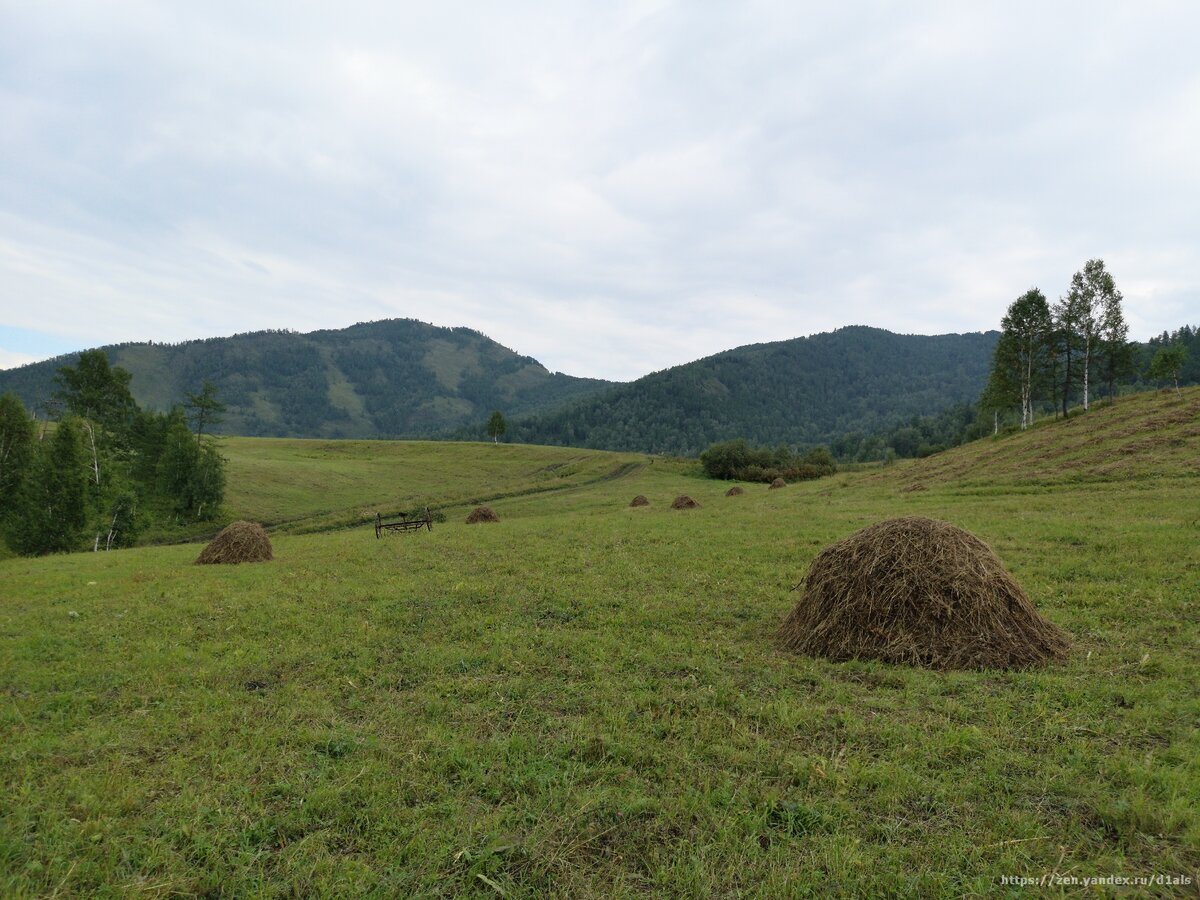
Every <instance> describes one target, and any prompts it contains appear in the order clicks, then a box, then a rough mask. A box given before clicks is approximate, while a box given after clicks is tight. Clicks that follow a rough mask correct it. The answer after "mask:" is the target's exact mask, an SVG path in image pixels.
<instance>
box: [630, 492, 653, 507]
mask: <svg viewBox="0 0 1200 900" xmlns="http://www.w3.org/2000/svg"><path fill="white" fill-rule="evenodd" d="M629 505H630V506H649V505H650V501H649V500H647V499H646V497H645V495H644V494H638V495H637V496H636V497H634V498H633V499H632V500H630V501H629Z"/></svg>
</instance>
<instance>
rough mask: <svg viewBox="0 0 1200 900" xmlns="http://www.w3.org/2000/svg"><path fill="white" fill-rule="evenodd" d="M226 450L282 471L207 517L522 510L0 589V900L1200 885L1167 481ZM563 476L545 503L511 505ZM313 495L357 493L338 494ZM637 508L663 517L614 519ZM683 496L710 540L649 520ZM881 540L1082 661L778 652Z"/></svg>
mask: <svg viewBox="0 0 1200 900" xmlns="http://www.w3.org/2000/svg"><path fill="white" fill-rule="evenodd" d="M1186 396H1188V395H1187V394H1185V397H1186ZM1118 409H1120V405H1118ZM1130 409H1131V412H1130V414H1129V415H1130V416H1131V417H1135V416H1136V415H1140V413H1139V412H1138V409H1139V408H1133V407H1131V408H1130ZM1095 415H1097V412H1096V411H1094V412H1093V413H1091V414H1089V416H1088V417H1085V418H1091V417H1092V416H1095ZM1146 415H1148V416H1151V417H1152V416H1153V415H1156V413H1154V412H1153V411H1150V412H1147V413H1146ZM1080 421H1084V419H1082V418H1081V419H1080ZM1053 427H1054V426H1051V427H1048V428H1046V429H1037V430H1035V432H1033V433H1031V434H1030V435H1020V436H1016V437H1013V438H1010V439H1007V440H1009V441H1010V442H1011V443H1010V444H1009V446H1010V447H1011V448H1012V452H1013V453H1023V452H1025V450H1024V449H1023V448H1024V443H1023V442H1024V441H1026V440H1029V439H1031V438H1032V437H1039V438H1040V437H1042V436H1044V435H1048V434H1050V433H1051V431H1052V430H1053ZM1060 427H1061V426H1060ZM1118 427H1120V426H1118V425H1117V424H1112V426H1111V428H1118ZM1178 427H1180V428H1183V429H1186V428H1187V427H1188V426H1187V425H1180V426H1178ZM1098 428H1099V426H1098ZM1101 432H1103V433H1101ZM1106 435H1107V436H1106ZM1095 437H1096V442H1097V446H1100V447H1106V446H1108V444H1107V443H1106V441H1109V440H1116V441H1119V440H1122V439H1120V438H1111V435H1110V434H1109V433H1108V432H1105V431H1104V430H1103V429H1099V430H1098V431H1097V433H1096V435H1095ZM237 443H238V444H241V445H242V446H243V447H249V448H251V449H252V450H253V452H249V451H248V452H246V453H244V454H243V457H242V461H240V462H237V463H234V462H232V460H234V459H235V458H236V456H235V453H234V452H230V454H229V455H230V457H231V468H233V471H242V472H248V471H253V466H252V465H250V461H251V460H252V459H256V460H259V461H262V460H264V459H268V458H273V459H274V460H275V461H276V463H277V465H276V466H275V468H276V469H279V470H282V469H287V470H288V471H289V472H290V473H291V474H290V475H289V476H287V477H284V478H280V479H275V480H272V479H271V478H268V474H269V473H270V472H271V470H272V466H270V465H266V464H265V463H264V464H263V466H262V468H261V469H260V470H259V471H260V477H259V479H258V480H257V481H256V482H255V483H254V484H247V483H245V481H243V482H242V483H240V484H238V482H237V481H234V484H238V487H237V488H236V490H234V491H231V502H233V500H232V498H235V497H236V498H241V499H239V500H238V501H237V502H245V503H247V504H252V503H259V502H260V501H258V500H254V501H252V500H250V499H249V498H253V497H258V498H261V503H262V504H264V505H265V504H267V503H268V502H274V503H276V504H277V506H275V507H274V508H273V512H271V513H270V514H269V515H268V514H267V513H266V512H265V511H264V512H263V513H262V514H261V515H258V516H255V517H256V518H260V519H270V518H272V517H276V518H277V520H288V521H293V522H299V521H304V522H308V523H310V524H311V523H314V522H318V521H320V518H321V517H322V516H334V515H335V514H337V513H338V510H337V508H336V503H337V502H342V500H345V502H346V505H347V506H348V507H357V506H359V505H363V504H366V503H370V502H383V501H375V500H373V498H377V497H378V496H379V495H378V494H372V493H371V490H374V489H376V486H377V485H379V484H387V485H390V486H391V489H392V490H393V491H394V492H393V493H392V494H391V495H389V496H390V498H391V499H390V500H388V502H395V503H397V504H400V505H404V504H406V503H409V502H410V500H411V499H412V498H414V497H417V496H420V497H422V498H425V497H428V498H437V497H446V498H450V499H451V500H454V501H455V502H462V501H466V500H470V499H474V495H479V496H486V495H488V494H489V493H492V494H510V496H509V497H507V498H506V499H500V500H496V501H494V502H491V503H490V505H491V506H493V508H495V509H496V510H497V512H498V513H499V514H500V516H501V518H502V521H501V522H500V523H499V524H495V525H476V526H467V525H464V524H462V523H461V520H462V516H454V517H452V518H451V520H450V522H448V523H447V524H445V525H436V526H435V527H434V530H433V531H432V532H421V533H419V534H415V535H408V536H392V537H389V538H386V539H384V540H376V539H375V537H374V534H373V532H372V531H371V530H370V529H369V528H366V527H361V528H356V529H349V530H340V531H333V532H327V533H322V534H283V533H278V532H277V533H276V534H275V549H276V555H277V559H276V560H275V561H274V562H272V563H268V564H261V565H252V566H240V567H215V566H214V567H199V568H197V567H193V566H192V565H191V562H192V560H193V559H194V558H195V555H196V553H197V552H198V547H197V546H195V545H192V546H175V547H162V548H144V549H137V550H129V551H121V552H117V553H111V554H101V555H91V554H78V555H74V556H67V557H56V558H53V559H41V560H25V559H14V560H7V561H3V562H0V692H2V693H0V779H2V782H0V791H2V794H0V796H2V797H3V800H2V801H0V894H4V895H16V896H21V895H26V894H28V895H37V894H43V895H49V894H52V893H54V892H58V893H59V894H62V895H65V894H85V895H90V894H106V893H107V894H111V895H130V894H138V895H148V896H167V895H171V894H174V895H184V896H189V895H214V896H215V895H217V894H220V895H228V896H245V895H261V896H314V895H315V896H319V895H323V894H329V895H341V896H360V895H368V896H369V895H374V896H407V895H423V896H472V895H475V896H481V897H483V896H498V895H504V896H509V897H528V896H544V895H547V894H551V895H560V896H572V897H574V896H596V897H611V896H624V895H663V894H667V895H676V896H713V895H724V896H728V895H736V894H746V895H755V896H770V897H774V896H804V895H811V896H821V897H823V896H830V895H839V894H840V895H860V896H861V895H863V894H874V895H895V896H913V897H929V896H948V897H949V896H993V895H996V894H1003V893H1005V892H1008V893H1010V894H1011V895H1013V896H1016V895H1018V894H1020V893H1022V891H1020V890H1019V889H1017V888H1006V887H1003V886H1002V885H1001V884H1000V878H1001V876H1004V875H1010V876H1027V877H1037V876H1041V875H1043V874H1048V873H1060V874H1064V875H1073V876H1075V877H1078V878H1083V877H1096V876H1101V877H1102V876H1107V875H1125V876H1150V875H1155V874H1164V875H1189V876H1191V877H1192V878H1193V879H1194V878H1195V877H1196V875H1197V869H1198V868H1200V812H1198V810H1200V737H1198V730H1197V726H1198V725H1200V699H1198V698H1200V679H1198V678H1197V673H1198V672H1200V624H1198V617H1197V613H1196V611H1197V603H1198V601H1200V588H1198V584H1200V577H1198V575H1200V542H1198V541H1197V540H1196V538H1197V533H1198V528H1200V524H1198V522H1197V509H1200V477H1197V476H1196V475H1193V474H1189V472H1188V470H1187V469H1186V468H1182V467H1181V468H1179V469H1178V470H1173V471H1172V472H1171V473H1170V474H1169V476H1168V477H1163V478H1157V479H1156V478H1152V477H1142V478H1126V477H1120V476H1119V475H1110V476H1109V477H1107V478H1102V477H1095V478H1088V479H1083V480H1075V481H1072V480H1063V481H1060V482H1047V481H1046V480H1045V479H1032V480H1029V481H1027V482H1023V481H1022V480H1021V479H1020V477H1019V474H1018V473H1017V472H1016V471H1015V469H1014V470H1012V471H1010V470H1009V469H1006V468H1005V467H1004V466H1003V465H1002V464H1000V463H998V462H997V463H995V465H996V466H997V470H998V471H1000V472H1001V473H1005V472H1007V473H1008V474H1006V475H1004V476H1003V480H1004V481H1005V482H1006V486H1005V487H1004V489H994V488H992V487H991V486H989V485H987V484H986V483H985V482H986V479H985V478H983V477H982V476H980V475H979V473H978V471H977V470H975V469H973V468H972V467H970V466H966V467H965V469H964V471H965V472H966V475H964V476H960V477H958V478H951V477H949V476H947V475H946V474H945V467H946V466H947V465H948V464H954V465H957V464H958V463H956V462H955V454H954V453H952V454H945V455H943V456H940V457H933V458H931V459H928V460H922V461H918V462H912V463H899V464H896V465H895V466H892V467H889V468H888V470H886V471H884V472H870V471H866V472H855V473H851V474H843V475H838V476H835V477H834V478H831V479H825V480H822V481H819V482H810V483H806V484H803V485H794V486H791V487H789V488H787V489H785V490H780V491H767V490H766V489H765V487H763V486H761V485H748V486H747V490H748V493H747V494H746V495H745V496H742V497H734V498H726V497H724V496H722V494H723V490H724V488H725V487H726V485H723V484H716V483H712V482H707V481H704V480H701V479H697V478H694V477H689V476H688V475H687V474H686V470H685V469H683V468H682V467H680V466H678V465H673V464H664V463H662V462H661V461H660V462H656V463H653V464H651V463H649V462H648V461H646V460H642V461H643V462H645V464H644V465H642V466H641V467H640V468H637V469H634V470H632V471H631V470H630V469H628V468H622V467H626V466H627V464H629V463H630V462H634V461H636V459H634V458H628V459H627V458H625V457H614V456H611V455H605V454H587V453H583V452H581V451H559V450H551V449H547V448H505V447H501V448H495V447H489V446H486V445H441V444H439V445H425V444H422V445H416V446H415V447H413V446H410V445H396V446H395V447H394V448H392V449H393V450H394V456H391V457H387V458H386V459H381V458H380V457H379V455H378V454H377V453H373V452H368V451H367V450H366V449H359V448H363V447H364V445H361V444H356V445H348V447H349V448H350V449H344V448H343V450H344V455H341V456H339V455H338V452H339V448H341V445H336V444H334V445H329V444H327V443H326V442H319V443H314V444H313V445H311V447H310V446H309V445H300V444H299V443H298V442H270V441H263V442H237ZM1003 443H1004V442H1003V441H1000V442H996V443H992V442H988V441H985V442H981V444H979V445H975V446H972V447H968V448H964V449H963V450H960V451H957V454H958V455H959V456H964V455H965V456H969V455H971V454H980V453H988V454H990V453H992V451H993V450H996V451H997V453H999V450H1000V449H1001V448H1002V445H1003ZM234 444H235V442H232V441H231V442H230V445H231V447H232V446H233V445H234ZM252 445H260V446H258V447H254V446H252ZM1191 446H1192V450H1193V451H1196V450H1197V446H1198V445H1197V443H1196V442H1194V441H1193V443H1192V445H1191ZM288 447H291V448H292V449H290V450H289V449H286V448H288ZM326 447H328V450H325V449H318V448H326ZM273 448H274V449H273ZM297 448H300V449H304V450H305V452H304V453H303V454H301V453H297V452H296V450H297ZM305 448H308V449H311V450H312V451H313V452H311V453H310V452H308V449H305ZM410 451H411V453H412V454H413V455H412V456H410V455H409V454H410ZM271 454H274V456H273V457H272V456H271ZM325 454H328V456H325ZM557 454H562V457H561V458H560V457H559V456H558V455H557ZM572 455H574V456H576V457H578V458H579V459H578V461H577V464H578V466H579V469H578V470H577V471H576V472H575V473H572V474H571V475H570V476H569V477H568V478H567V479H565V480H566V481H567V482H568V483H567V484H566V485H556V484H554V483H553V482H549V486H553V487H564V488H565V489H562V490H553V491H543V492H540V493H528V492H527V491H529V490H531V489H534V488H539V487H545V486H547V484H544V483H543V480H541V479H540V477H539V475H538V470H539V469H540V468H542V467H544V466H546V465H552V464H555V463H557V462H559V461H562V460H563V459H566V458H568V457H571V456H572ZM1130 455H1131V456H1132V454H1130ZM989 458H992V459H994V460H999V459H1003V458H1004V457H1003V453H999V455H998V456H996V457H989ZM1106 458H1107V455H1106V454H1102V453H1100V452H1099V451H1098V453H1097V455H1096V457H1095V459H1094V465H1095V466H1100V465H1103V464H1104V463H1103V461H1104V459H1106ZM388 459H390V460H391V462H390V464H389V462H388ZM416 459H421V460H423V461H424V462H422V463H421V466H427V468H424V469H422V468H421V466H418V465H417V464H416V462H415V460H416ZM637 459H640V458H637ZM1137 459H1138V460H1140V462H1139V463H1138V464H1139V465H1144V466H1146V467H1147V470H1152V469H1153V467H1154V463H1153V460H1152V459H1150V458H1149V457H1146V456H1138V457H1137ZM323 460H325V461H326V462H328V463H329V470H328V471H329V472H331V473H334V472H351V473H355V474H354V477H353V478H347V479H345V480H337V481H334V480H332V479H331V480H330V481H328V482H326V481H324V480H322V476H321V474H320V473H321V472H322V471H325V470H324V469H323V468H322V465H323ZM439 460H441V461H442V462H443V464H442V465H439ZM1077 462H1078V461H1077ZM575 464H576V463H569V465H575ZM1078 464H1079V465H1080V466H1082V467H1083V470H1084V471H1085V472H1086V465H1085V464H1083V463H1078ZM389 465H390V467H391V468H389ZM236 466H241V467H242V468H241V469H240V470H239V469H237V468H235V467H236ZM618 470H619V471H620V472H623V473H625V474H624V475H623V476H622V477H613V478H608V479H607V480H605V479H603V478H602V476H605V475H612V474H613V473H614V472H617V471H618ZM555 471H557V470H555ZM487 473H490V474H487ZM360 476H361V477H360ZM305 478H309V479H310V481H308V482H305V481H304V479H305ZM491 479H494V481H493V480H491ZM916 483H920V484H921V485H922V486H923V487H924V488H925V489H924V490H919V491H913V490H905V488H906V487H909V486H911V485H912V484H916ZM272 485H283V486H284V487H287V488H289V489H290V490H293V491H294V493H292V494H290V495H286V494H285V493H284V492H283V490H282V488H280V489H276V488H275V487H273V486H272ZM232 486H233V485H232V484H231V487H232ZM360 491H362V493H359V492H360ZM637 493H644V494H646V495H647V496H648V497H649V498H650V499H651V501H652V504H653V505H652V506H651V507H649V508H645V509H629V508H627V506H626V504H627V503H628V502H629V499H630V498H631V497H633V495H634V494H637ZM678 493H688V494H690V495H691V496H693V497H695V498H696V499H698V500H699V501H700V502H701V503H702V504H703V505H702V508H701V509H698V510H692V511H686V512H676V511H672V510H670V509H669V508H668V505H669V503H670V500H671V499H672V497H673V496H675V495H676V494H678ZM317 495H319V496H317ZM260 508H261V507H258V506H255V507H254V510H258V509H260ZM245 511H246V512H247V513H249V512H251V511H252V510H251V506H250V505H248V506H247V507H246V508H245ZM462 511H463V512H464V514H465V508H464V509H463V510H462ZM902 513H921V514H925V515H932V516H936V517H939V518H944V519H948V520H950V521H953V522H955V523H957V524H959V525H962V526H963V527H966V528H968V529H970V530H972V531H974V532H975V533H977V534H979V535H981V536H982V537H983V538H984V539H986V540H987V541H989V542H990V543H991V544H992V545H993V546H994V547H995V548H996V550H997V551H998V552H999V554H1000V555H1001V557H1002V558H1003V559H1004V560H1005V561H1006V563H1007V564H1008V566H1009V568H1010V569H1011V570H1012V571H1013V573H1014V575H1015V576H1016V577H1017V579H1018V580H1019V581H1020V582H1021V583H1022V584H1023V585H1024V586H1025V588H1026V589H1027V591H1028V592H1029V593H1030V595H1031V596H1032V597H1033V598H1034V600H1035V602H1036V603H1037V604H1038V606H1039V607H1040V609H1041V610H1042V611H1043V613H1045V614H1046V615H1047V616H1048V617H1050V618H1051V619H1053V620H1054V621H1055V622H1057V623H1059V624H1061V625H1063V626H1064V627H1066V628H1067V629H1068V630H1069V631H1070V632H1071V633H1072V634H1073V635H1074V638H1075V641H1076V643H1075V647H1074V650H1073V653H1072V655H1071V658H1070V660H1069V662H1068V663H1066V664H1065V665H1063V666H1058V667H1054V668H1050V669H1047V670H1044V671H1038V672H1028V673H1002V672H983V673H936V672H929V671H923V670H915V669H907V668H902V667H892V666H884V665H879V664H875V663H851V664H834V663H829V662H826V661H823V660H817V659H808V658H803V657H797V656H792V655H788V654H784V653H781V652H779V651H778V650H777V649H776V648H775V645H774V642H773V635H774V631H775V629H776V628H777V626H778V624H779V622H780V620H781V619H782V617H783V615H784V614H785V612H786V611H787V610H788V609H789V608H790V606H791V605H792V604H793V603H794V602H795V599H796V596H795V594H794V593H793V592H792V587H793V586H794V585H795V584H796V583H797V582H799V581H800V580H801V579H802V577H803V575H804V573H805V569H806V566H807V564H808V562H809V561H810V560H811V559H812V557H813V556H814V555H815V554H816V553H817V552H818V551H819V550H820V548H821V547H823V546H824V545H826V544H828V543H829V542H831V541H833V540H836V539H838V538H841V537H843V536H845V535H846V534H848V533H850V532H851V531H853V530H855V529H857V528H859V527H862V526H864V525H866V524H868V523H870V522H873V521H876V520H878V519H880V518H883V517H886V516H890V515H896V514H902ZM1164 892H1165V893H1170V892H1171V889H1164V888H1154V889H1150V888H1147V889H1143V890H1142V891H1141V893H1158V894H1161V893H1164ZM1176 892H1178V893H1180V894H1194V893H1195V881H1193V885H1192V887H1191V888H1178V889H1176Z"/></svg>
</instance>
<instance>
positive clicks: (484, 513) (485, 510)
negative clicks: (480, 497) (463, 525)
mask: <svg viewBox="0 0 1200 900" xmlns="http://www.w3.org/2000/svg"><path fill="white" fill-rule="evenodd" d="M499 521H500V517H499V516H498V515H496V512H495V510H493V509H492V508H491V507H490V506H477V507H475V508H474V509H473V510H471V514H470V515H469V516H467V524H468V525H474V524H475V523H476V522H499Z"/></svg>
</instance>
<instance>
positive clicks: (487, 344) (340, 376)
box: [0, 319, 610, 437]
mask: <svg viewBox="0 0 1200 900" xmlns="http://www.w3.org/2000/svg"><path fill="white" fill-rule="evenodd" d="M103 349H104V350H105V351H106V352H107V353H108V356H109V359H110V361H111V362H112V363H113V364H114V365H118V366H122V367H123V368H125V369H128V370H129V371H130V372H131V373H132V374H133V381H132V385H131V389H132V391H133V395H134V397H135V398H136V399H137V401H138V403H139V404H141V405H142V406H145V407H149V408H151V409H158V410H164V409H168V408H169V407H170V406H171V405H172V404H175V403H178V402H180V401H182V400H183V397H184V395H185V393H187V392H189V391H197V390H199V388H200V386H201V384H202V383H203V381H204V380H205V379H208V380H209V381H212V382H213V384H215V385H216V386H217V389H218V393H219V396H220V398H221V400H222V401H223V402H224V403H225V404H226V406H227V407H228V411H227V412H226V414H225V422H224V425H223V426H222V427H221V428H220V429H219V430H221V431H224V432H225V433H226V434H241V435H264V436H275V437H395V436H420V435H429V434H433V433H435V432H438V431H443V430H446V429H449V428H455V427H459V426H462V425H464V424H466V423H469V422H476V421H482V420H484V419H486V418H487V415H488V414H489V413H490V412H491V411H492V410H494V409H503V410H505V412H506V413H507V414H508V415H526V414H532V413H537V412H541V411H546V410H550V409H553V408H556V407H557V406H560V405H562V404H564V403H566V402H568V401H570V400H572V399H575V398H578V397H582V396H586V395H588V394H592V393H595V392H596V391H598V390H601V389H603V388H605V387H608V386H609V384H610V382H606V381H600V380H597V379H591V378H574V377H572V376H569V375H563V374H561V373H557V372H556V373H551V372H549V371H547V370H546V369H545V367H543V366H542V365H541V364H540V363H539V362H538V361H537V360H535V359H532V358H530V357H528V356H521V355H519V354H517V353H514V352H513V351H512V350H509V349H508V348H507V347H503V346H501V345H500V344H498V343H496V342H495V341H493V340H491V339H490V338H488V337H486V336H484V335H482V334H480V333H479V332H476V331H472V330H471V329H469V328H439V327H436V326H433V325H427V324H425V323H423V322H417V321H415V320H412V319H389V320H385V321H381V322H368V323H361V324H358V325H354V326H351V327H350V328H343V329H339V330H328V331H314V332H312V333H310V334H298V333H295V332H289V331H261V332H255V333H252V334H239V335H234V336H233V337H226V338H211V339H207V340H198V341H189V342H187V343H183V344H142V343H139V344H119V345H115V346H110V347H105V348H103ZM76 358H77V354H69V355H66V356H62V357H59V358H57V359H53V360H48V361H46V362H41V363H34V364H32V365H28V366H22V367H21V368H19V369H12V370H9V371H5V372H0V393H3V392H4V391H6V390H12V391H14V392H15V393H16V394H17V396H19V397H20V398H21V399H22V401H23V402H24V403H25V404H26V405H27V406H29V407H30V408H33V407H35V406H37V405H39V404H41V403H43V402H44V401H45V400H46V399H47V398H48V397H49V396H50V395H51V393H52V391H53V380H54V373H55V371H56V370H57V369H58V368H59V367H60V366H63V365H71V364H73V362H74V360H75V359H76Z"/></svg>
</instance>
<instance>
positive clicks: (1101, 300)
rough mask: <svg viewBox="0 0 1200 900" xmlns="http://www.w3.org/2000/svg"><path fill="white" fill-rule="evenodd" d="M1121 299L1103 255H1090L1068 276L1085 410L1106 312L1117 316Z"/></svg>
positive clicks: (1068, 300)
mask: <svg viewBox="0 0 1200 900" xmlns="http://www.w3.org/2000/svg"><path fill="white" fill-rule="evenodd" d="M1121 299H1122V298H1121V292H1120V291H1118V290H1117V286H1116V283H1115V282H1114V281H1113V277H1112V275H1110V274H1109V273H1108V271H1107V270H1106V269H1105V268H1104V260H1102V259H1089V260H1088V261H1087V262H1086V263H1084V264H1083V269H1081V270H1080V271H1078V272H1076V273H1075V274H1074V275H1073V276H1072V277H1071V289H1070V290H1069V291H1068V292H1067V296H1066V298H1065V305H1066V308H1067V309H1069V311H1070V321H1071V323H1072V326H1073V328H1074V330H1075V334H1076V337H1077V341H1078V345H1079V349H1080V352H1081V356H1082V367H1081V372H1080V374H1081V376H1082V378H1083V408H1084V409H1085V410H1086V409H1087V408H1088V400H1089V394H1090V387H1091V386H1090V376H1091V370H1092V365H1093V362H1094V357H1095V356H1096V352H1097V350H1098V349H1099V345H1100V342H1101V335H1102V333H1103V332H1104V329H1105V324H1106V320H1107V319H1108V318H1109V316H1111V315H1113V314H1114V313H1115V314H1116V315H1117V316H1118V317H1119V316H1120V309H1121ZM1064 403H1065V401H1064ZM1064 412H1065V408H1064Z"/></svg>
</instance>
